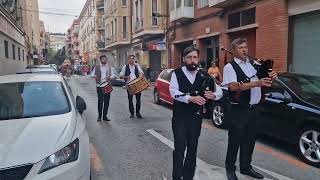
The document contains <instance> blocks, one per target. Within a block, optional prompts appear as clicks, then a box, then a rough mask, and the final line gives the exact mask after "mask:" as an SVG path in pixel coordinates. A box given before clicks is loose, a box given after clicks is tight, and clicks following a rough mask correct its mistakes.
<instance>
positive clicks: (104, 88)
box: [99, 82, 113, 94]
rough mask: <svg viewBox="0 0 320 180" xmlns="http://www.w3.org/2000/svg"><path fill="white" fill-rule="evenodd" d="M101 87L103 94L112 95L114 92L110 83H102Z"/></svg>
mask: <svg viewBox="0 0 320 180" xmlns="http://www.w3.org/2000/svg"><path fill="white" fill-rule="evenodd" d="M99 87H100V88H102V92H103V93H104V94H108V93H111V92H112V91H113V88H112V86H111V84H110V83H108V82H104V83H101V84H100V86H99Z"/></svg>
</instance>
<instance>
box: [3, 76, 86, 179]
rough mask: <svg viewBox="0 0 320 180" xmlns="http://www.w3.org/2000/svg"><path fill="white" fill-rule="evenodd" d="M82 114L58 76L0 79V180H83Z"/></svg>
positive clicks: (78, 102) (81, 103) (83, 106)
mask: <svg viewBox="0 0 320 180" xmlns="http://www.w3.org/2000/svg"><path fill="white" fill-rule="evenodd" d="M85 109H86V104H85V102H84V100H83V99H82V98H81V97H79V96H77V98H76V99H75V98H74V96H73V94H72V91H71V89H70V87H69V86H68V84H67V83H66V81H65V80H64V79H63V77H62V76H61V75H54V74H50V75H49V74H48V75H47V74H20V75H8V76H0V179H1V180H2V179H5V180H22V179H25V180H46V179H50V180H73V179H77V180H89V179H90V144H89V136H88V132H87V130H86V122H85V120H84V119H83V117H82V113H83V111H84V110H85Z"/></svg>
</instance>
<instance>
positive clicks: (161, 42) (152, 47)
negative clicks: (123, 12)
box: [131, 0, 168, 81]
mask: <svg viewBox="0 0 320 180" xmlns="http://www.w3.org/2000/svg"><path fill="white" fill-rule="evenodd" d="M131 3H132V8H131V9H132V13H131V16H132V26H131V28H132V38H131V41H132V51H133V53H134V54H135V55H136V57H137V60H138V62H139V63H140V64H141V65H142V68H143V69H144V70H145V71H146V76H147V77H148V78H149V79H150V80H151V81H154V80H155V79H156V78H157V76H158V75H159V73H160V72H161V69H163V68H167V67H168V64H167V59H168V58H167V51H166V50H167V46H166V28H167V16H168V12H167V9H168V1H167V0H132V1H131Z"/></svg>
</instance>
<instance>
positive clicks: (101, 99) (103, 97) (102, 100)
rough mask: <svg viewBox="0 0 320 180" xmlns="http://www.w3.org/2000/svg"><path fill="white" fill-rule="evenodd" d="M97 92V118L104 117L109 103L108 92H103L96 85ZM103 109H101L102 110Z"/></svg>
mask: <svg viewBox="0 0 320 180" xmlns="http://www.w3.org/2000/svg"><path fill="white" fill-rule="evenodd" d="M97 94H98V118H99V119H101V118H102V117H103V118H106V117H107V114H108V109H109V103H110V93H108V94H104V93H103V91H102V88H100V87H97ZM102 110H103V111H102Z"/></svg>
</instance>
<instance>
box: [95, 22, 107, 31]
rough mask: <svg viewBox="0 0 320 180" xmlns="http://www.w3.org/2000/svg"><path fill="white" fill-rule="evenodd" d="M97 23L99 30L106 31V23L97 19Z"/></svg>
mask: <svg viewBox="0 0 320 180" xmlns="http://www.w3.org/2000/svg"><path fill="white" fill-rule="evenodd" d="M96 24H97V30H98V31H104V30H105V27H104V24H103V23H102V21H97V22H96Z"/></svg>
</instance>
